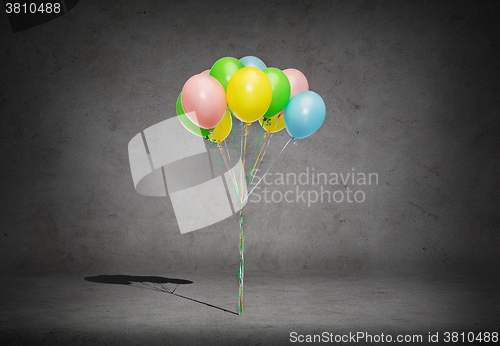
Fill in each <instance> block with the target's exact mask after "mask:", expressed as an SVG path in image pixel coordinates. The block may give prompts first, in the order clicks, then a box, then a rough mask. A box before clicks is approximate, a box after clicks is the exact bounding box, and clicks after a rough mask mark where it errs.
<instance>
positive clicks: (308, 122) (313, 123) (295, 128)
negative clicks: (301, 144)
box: [284, 90, 326, 138]
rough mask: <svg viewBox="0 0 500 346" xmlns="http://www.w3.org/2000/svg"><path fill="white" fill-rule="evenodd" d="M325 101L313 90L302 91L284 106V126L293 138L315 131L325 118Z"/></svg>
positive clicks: (302, 136)
mask: <svg viewBox="0 0 500 346" xmlns="http://www.w3.org/2000/svg"><path fill="white" fill-rule="evenodd" d="M325 114H326V107H325V101H323V99H322V98H321V96H319V95H318V94H316V93H315V92H314V91H309V90H308V91H302V92H300V93H298V94H297V95H295V96H294V97H292V98H291V99H290V101H288V104H287V105H286V108H285V114H284V119H285V127H286V130H287V131H288V133H289V134H290V136H292V137H293V138H305V137H307V136H310V135H312V134H313V133H314V132H316V131H317V130H318V129H319V128H320V127H321V124H323V121H324V120H325Z"/></svg>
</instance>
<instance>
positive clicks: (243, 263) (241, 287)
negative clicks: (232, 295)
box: [238, 209, 245, 315]
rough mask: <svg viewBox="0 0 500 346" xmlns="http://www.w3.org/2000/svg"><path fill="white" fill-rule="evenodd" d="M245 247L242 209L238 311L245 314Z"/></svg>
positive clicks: (241, 212) (241, 213) (241, 211)
mask: <svg viewBox="0 0 500 346" xmlns="http://www.w3.org/2000/svg"><path fill="white" fill-rule="evenodd" d="M244 246H245V235H244V234H243V209H240V270H239V289H240V291H239V294H238V311H239V314H240V315H241V314H243V277H244V273H245V270H244V269H245V268H244V266H245V260H244V257H243V250H244Z"/></svg>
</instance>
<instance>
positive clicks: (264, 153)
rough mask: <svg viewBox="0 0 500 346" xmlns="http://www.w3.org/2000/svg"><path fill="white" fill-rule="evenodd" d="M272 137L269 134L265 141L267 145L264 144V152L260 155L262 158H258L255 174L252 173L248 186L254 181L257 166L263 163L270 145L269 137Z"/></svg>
mask: <svg viewBox="0 0 500 346" xmlns="http://www.w3.org/2000/svg"><path fill="white" fill-rule="evenodd" d="M272 136H273V133H271V134H270V135H269V138H268V139H267V143H265V146H266V148H265V149H264V152H263V153H262V156H261V157H260V160H259V162H258V163H257V165H256V169H255V172H254V174H253V176H252V178H251V179H250V184H252V183H253V180H254V178H255V176H256V175H257V172H258V167H259V165H260V164H261V163H262V161H264V156H265V155H266V152H267V148H268V147H269V144H270V143H271V137H272Z"/></svg>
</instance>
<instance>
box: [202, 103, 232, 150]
mask: <svg viewBox="0 0 500 346" xmlns="http://www.w3.org/2000/svg"><path fill="white" fill-rule="evenodd" d="M232 128H233V117H232V116H231V113H230V112H229V111H226V113H225V114H224V117H223V118H222V120H221V122H220V123H219V125H217V126H216V127H214V130H213V131H212V133H211V134H209V135H208V137H209V138H210V139H211V140H213V141H217V143H220V142H222V141H223V140H224V139H226V137H227V136H229V133H230V132H231V129H232Z"/></svg>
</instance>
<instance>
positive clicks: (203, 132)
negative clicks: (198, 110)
mask: <svg viewBox="0 0 500 346" xmlns="http://www.w3.org/2000/svg"><path fill="white" fill-rule="evenodd" d="M181 95H182V93H180V94H179V97H178V98H177V117H178V118H179V120H180V121H181V124H182V125H184V127H185V128H186V130H188V131H189V132H191V133H192V134H194V135H197V136H199V137H206V136H208V135H209V134H210V130H208V129H204V128H201V127H199V126H196V124H195V123H193V122H192V121H191V119H189V118H188V116H187V115H186V113H184V108H182V102H181Z"/></svg>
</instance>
